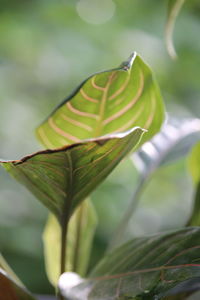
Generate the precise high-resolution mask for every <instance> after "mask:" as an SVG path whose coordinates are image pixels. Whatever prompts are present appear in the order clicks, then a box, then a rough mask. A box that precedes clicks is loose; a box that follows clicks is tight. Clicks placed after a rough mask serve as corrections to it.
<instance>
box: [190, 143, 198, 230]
mask: <svg viewBox="0 0 200 300" xmlns="http://www.w3.org/2000/svg"><path fill="white" fill-rule="evenodd" d="M189 168H190V171H191V174H192V176H193V179H194V182H195V183H196V185H197V188H196V195H195V200H194V205H193V211H192V214H191V217H190V220H189V221H188V224H187V225H188V226H193V225H195V226H200V143H197V144H196V145H195V146H194V148H193V149H192V152H191V155H190V157H189Z"/></svg>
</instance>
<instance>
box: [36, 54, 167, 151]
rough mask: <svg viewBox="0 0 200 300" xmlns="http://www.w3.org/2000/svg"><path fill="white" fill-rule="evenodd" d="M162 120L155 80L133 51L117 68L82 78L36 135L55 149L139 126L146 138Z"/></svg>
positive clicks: (162, 114)
mask: <svg viewBox="0 0 200 300" xmlns="http://www.w3.org/2000/svg"><path fill="white" fill-rule="evenodd" d="M149 95H150V97H149ZM163 119H164V108H163V103H162V99H161V95H160V91H159V88H158V86H157V83H156V81H155V79H154V77H153V76H152V72H151V70H150V69H149V67H148V66H147V65H146V64H145V63H144V62H143V61H142V59H141V58H140V57H139V56H138V55H137V54H136V53H133V55H132V56H131V57H130V58H129V60H128V61H127V62H125V63H123V64H122V65H121V66H120V67H119V68H116V69H113V70H109V71H105V72H100V73H97V74H95V75H92V76H90V77H89V78H88V79H86V80H85V81H84V82H83V83H82V84H81V85H80V86H79V87H78V88H77V89H76V90H75V92H74V93H72V94H71V95H70V96H69V97H68V98H67V99H66V100H64V102H63V103H61V104H60V105H59V106H58V108H57V109H55V110H54V111H53V113H52V114H51V115H50V116H49V118H47V120H46V121H44V122H43V123H42V124H41V125H40V126H39V127H38V129H37V132H36V135H37V137H38V139H39V140H40V141H41V142H42V143H43V145H45V146H46V147H50V148H55V147H60V146H63V145H65V144H70V143H72V142H78V141H80V140H82V139H88V138H94V137H97V136H101V135H107V134H110V133H116V132H123V131H126V130H129V129H130V128H132V127H134V126H140V127H143V128H145V129H148V133H147V135H146V137H145V140H147V139H149V138H150V137H151V136H153V135H154V134H155V133H156V132H157V131H158V130H159V128H160V126H161V124H162V122H163Z"/></svg>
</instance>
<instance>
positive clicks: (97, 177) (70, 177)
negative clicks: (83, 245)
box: [0, 127, 144, 224]
mask: <svg viewBox="0 0 200 300" xmlns="http://www.w3.org/2000/svg"><path fill="white" fill-rule="evenodd" d="M143 133H144V130H143V129H141V128H139V127H137V128H133V129H132V130H130V131H128V132H125V133H123V134H115V135H109V136H104V137H101V138H97V139H91V140H87V141H83V142H80V143H77V144H72V145H69V146H65V147H62V148H59V149H55V150H44V151H40V152H37V153H35V154H32V155H29V156H26V157H24V158H22V159H21V160H16V161H1V162H0V163H1V164H2V166H3V167H5V169H6V170H7V171H8V172H9V173H11V174H12V175H13V176H14V177H15V178H16V179H17V180H18V181H20V182H21V183H22V184H24V185H25V186H26V187H27V188H28V189H29V190H30V191H31V192H32V193H33V194H34V195H35V196H36V197H37V198H38V199H39V200H40V201H41V202H42V203H43V204H44V205H46V206H47V207H48V208H49V209H50V210H51V211H52V212H53V213H54V214H55V215H56V216H57V218H58V220H59V221H60V222H61V224H63V223H67V221H68V220H69V217H70V216H71V215H72V213H73V212H74V210H75V208H76V207H77V206H78V204H79V203H80V202H81V201H82V200H83V199H84V198H85V197H87V195H88V194H89V193H90V192H92V190H93V189H94V188H95V187H96V186H97V185H98V184H99V183H100V182H101V181H103V180H104V178H105V177H106V176H107V175H108V174H109V173H110V172H111V171H112V170H113V169H114V167H115V166H116V165H117V164H118V163H119V162H120V160H121V159H122V158H123V157H124V156H125V155H126V154H127V153H128V152H129V151H130V150H131V149H132V148H133V147H135V146H136V145H137V143H138V142H139V141H140V138H141V136H142V134H143Z"/></svg>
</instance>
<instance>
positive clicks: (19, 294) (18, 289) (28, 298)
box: [0, 254, 35, 300]
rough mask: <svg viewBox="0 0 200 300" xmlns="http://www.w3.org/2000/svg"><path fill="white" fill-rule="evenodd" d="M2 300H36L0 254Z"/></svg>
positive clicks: (0, 293) (0, 295) (0, 291)
mask: <svg viewBox="0 0 200 300" xmlns="http://www.w3.org/2000/svg"><path fill="white" fill-rule="evenodd" d="M0 300H35V298H34V297H33V296H32V295H31V294H30V293H29V291H28V290H27V289H26V288H25V287H24V286H23V284H22V283H21V281H20V280H19V279H18V278H17V276H16V275H15V274H14V272H13V271H12V270H11V268H10V267H9V266H8V264H7V262H6V261H5V260H4V258H3V256H2V255H1V254H0Z"/></svg>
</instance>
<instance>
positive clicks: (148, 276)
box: [59, 227, 200, 300]
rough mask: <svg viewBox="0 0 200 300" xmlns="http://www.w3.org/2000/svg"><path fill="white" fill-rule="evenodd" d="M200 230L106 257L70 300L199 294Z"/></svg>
mask: <svg viewBox="0 0 200 300" xmlns="http://www.w3.org/2000/svg"><path fill="white" fill-rule="evenodd" d="M199 280H200V228H195V227H190V228H187V229H182V230H179V231H175V232H170V233H165V234H157V235H153V236H150V237H144V238H136V239H134V240H132V241H130V242H128V243H126V244H125V245H123V246H121V247H120V248H117V249H116V250H114V251H113V252H112V253H110V254H109V255H107V256H105V258H103V260H102V261H101V262H100V263H99V264H98V266H97V267H96V268H95V269H94V271H93V272H92V273H91V274H90V276H89V278H88V279H87V280H85V281H83V283H80V284H78V285H76V286H75V287H73V288H72V289H71V290H70V291H69V290H68V291H67V293H65V286H64V281H63V280H62V281H61V282H60V283H59V287H60V290H61V292H62V294H63V295H64V296H65V297H66V299H68V300H78V299H82V300H87V299H90V300H102V299H104V300H117V299H140V300H147V299H152V300H159V299H163V298H164V297H166V296H172V295H174V294H180V293H182V292H184V293H185V292H189V291H192V290H196V289H197V288H200V287H199ZM61 283H62V284H61Z"/></svg>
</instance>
